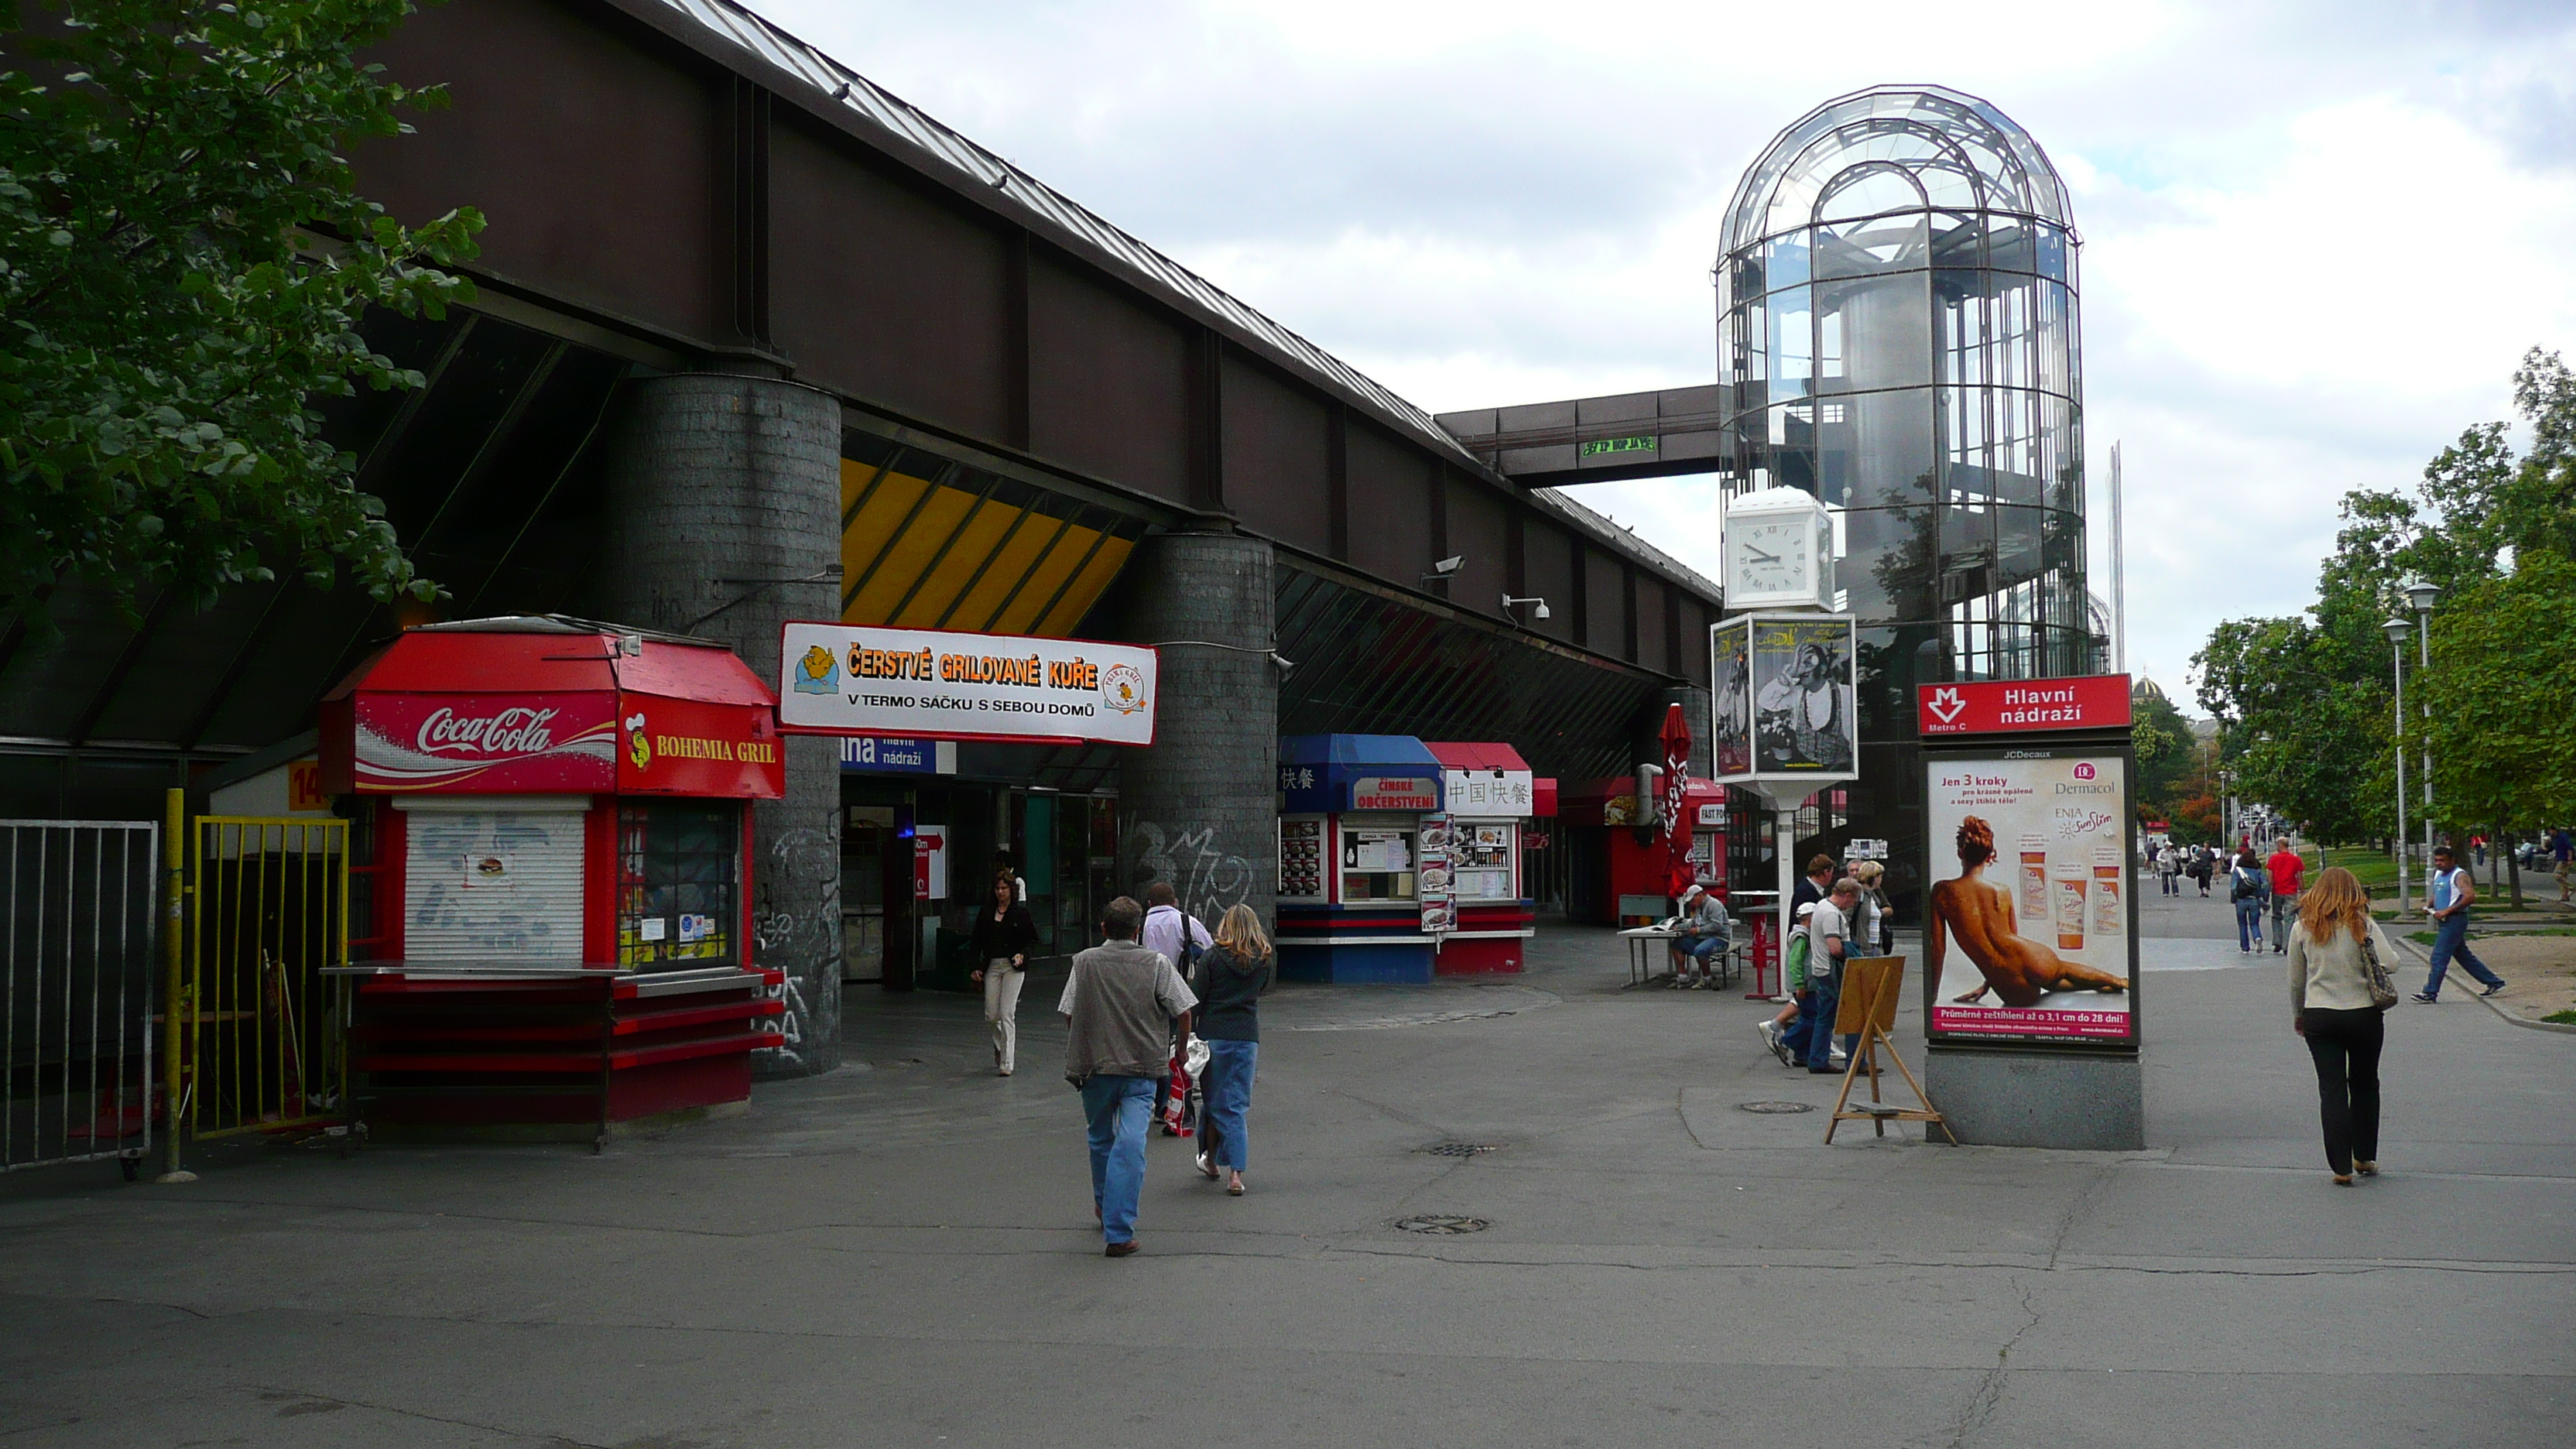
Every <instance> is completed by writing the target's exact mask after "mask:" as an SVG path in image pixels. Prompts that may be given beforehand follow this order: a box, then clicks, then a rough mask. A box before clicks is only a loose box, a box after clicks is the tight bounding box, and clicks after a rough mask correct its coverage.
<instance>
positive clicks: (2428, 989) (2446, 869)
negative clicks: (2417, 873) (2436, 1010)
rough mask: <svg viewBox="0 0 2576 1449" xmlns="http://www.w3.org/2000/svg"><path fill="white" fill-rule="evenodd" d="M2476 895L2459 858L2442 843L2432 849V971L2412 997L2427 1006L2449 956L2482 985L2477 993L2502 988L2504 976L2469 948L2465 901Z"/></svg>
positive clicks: (2438, 989) (2439, 988) (2439, 990)
mask: <svg viewBox="0 0 2576 1449" xmlns="http://www.w3.org/2000/svg"><path fill="white" fill-rule="evenodd" d="M2477 898H2478V890H2477V887H2476V886H2475V885H2472V884H2471V883H2470V881H2469V873H2468V872H2467V871H2465V870H2462V869H2460V861H2459V857H2457V856H2455V855H2453V854H2452V853H2451V847H2449V846H2447V845H2445V846H2440V847H2437V848H2436V849H2435V850H2434V851H2433V898H2432V902H2431V904H2432V911H2431V912H2430V914H2431V916H2432V918H2433V929H2434V931H2435V935H2434V937H2433V972H2432V974H2431V975H2429V976H2427V977H2425V978H2424V989H2423V990H2421V991H2419V992H2416V993H2415V999H2416V1000H2417V1001H2420V1002H2423V1003H2424V1004H2425V1005H2427V1006H2430V1005H2432V1004H2433V1002H2434V1001H2435V1000H2436V999H2437V998H2439V997H2440V996H2441V994H2442V973H2443V972H2444V971H2446V970H2448V969H2449V968H2450V965H2451V962H2452V960H2453V958H2455V957H2456V958H2457V959H2458V960H2459V963H2460V965H2461V967H2462V968H2463V969H2464V970H2466V971H2467V972H2468V973H2469V974H2470V975H2471V976H2474V977H2476V978H2477V979H2478V980H2479V981H2480V982H2481V983H2483V984H2484V985H2485V986H2486V990H2484V991H2481V992H2479V993H2478V994H2479V995H2480V996H2493V995H2495V994H2496V993H2497V992H2499V991H2502V990H2504V978H2503V977H2501V976H2498V975H2497V974H2495V973H2494V972H2492V971H2489V970H2488V969H2487V963H2485V962H2484V961H2481V960H2479V959H2478V958H2477V954H2476V953H2475V952H2473V951H2471V950H2470V949H2469V903H2470V902H2472V901H2474V900H2476V899H2477Z"/></svg>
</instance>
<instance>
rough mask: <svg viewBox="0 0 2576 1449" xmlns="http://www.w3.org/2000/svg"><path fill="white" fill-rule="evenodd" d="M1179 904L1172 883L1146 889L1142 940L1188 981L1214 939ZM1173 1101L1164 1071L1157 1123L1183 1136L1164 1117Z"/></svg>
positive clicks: (1156, 1094) (1168, 1132)
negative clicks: (1200, 954) (1192, 970)
mask: <svg viewBox="0 0 2576 1449" xmlns="http://www.w3.org/2000/svg"><path fill="white" fill-rule="evenodd" d="M1180 901H1181V898H1180V893H1179V892H1177V891H1175V890H1173V889H1172V883H1171V882H1170V881H1164V880H1158V881H1156V882H1154V883H1153V884H1152V885H1149V886H1147V887H1145V930H1144V935H1143V938H1142V939H1143V942H1144V946H1145V949H1146V950H1148V951H1157V952H1160V953H1161V954H1162V957H1163V959H1164V960H1166V961H1169V962H1171V963H1172V969H1173V970H1175V971H1178V972H1180V973H1181V979H1182V980H1184V981H1186V980H1188V979H1189V976H1190V969H1191V968H1192V967H1193V966H1195V965H1196V964H1197V963H1198V959H1199V953H1200V952H1202V951H1204V950H1206V949H1207V948H1208V946H1209V944H1210V942H1211V938H1210V937H1209V936H1208V928H1207V927H1205V926H1203V925H1201V924H1199V921H1198V918H1197V917H1195V916H1193V915H1191V914H1190V913H1189V912H1187V911H1184V910H1182V909H1181V905H1180ZM1171 1098H1172V1075H1171V1073H1169V1072H1165V1073H1164V1074H1163V1085H1162V1086H1161V1087H1159V1088H1157V1089H1156V1090H1155V1092H1154V1120H1155V1121H1157V1122H1161V1123H1162V1124H1163V1135H1164V1136H1166V1137H1178V1136H1180V1135H1181V1134H1180V1133H1178V1132H1175V1131H1173V1130H1172V1124H1171V1122H1170V1121H1169V1120H1168V1119H1167V1118H1165V1117H1164V1115H1163V1113H1164V1111H1165V1109H1166V1108H1168V1107H1169V1106H1170V1105H1171Z"/></svg>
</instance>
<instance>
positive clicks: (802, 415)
mask: <svg viewBox="0 0 2576 1449" xmlns="http://www.w3.org/2000/svg"><path fill="white" fill-rule="evenodd" d="M840 459H841V408H840V404H839V402H838V401H836V400H835V399H834V398H832V397H831V396H830V395H829V394H827V393H822V392H818V391H816V390H814V389H812V388H809V387H801V386H798V385H797V384H794V383H791V382H786V381H782V380H779V379H777V378H771V377H734V376H722V375H718V374H713V373H681V374H676V375H672V376H667V377H656V378H648V379H645V380H642V381H639V382H636V383H634V384H632V385H631V386H630V389H629V396H628V398H627V399H626V401H625V405H624V411H623V412H622V414H621V416H620V418H619V420H618V424H617V432H616V435H615V436H614V437H613V438H612V439H611V440H610V446H609V453H608V493H609V518H610V523H609V532H608V538H607V540H606V548H605V551H604V557H603V558H602V560H601V568H600V571H599V580H600V582H599V604H598V608H599V611H600V613H601V614H602V615H603V616H604V617H606V618H607V619H610V620H613V621H615V622H619V623H629V624H640V625H643V626H645V627H647V628H651V629H662V630H669V631H671V632H674V633H685V634H694V635H696V636H698V637H699V638H702V639H714V640H719V641H722V642H723V643H726V644H729V645H731V646H733V648H734V650H735V652H737V653H739V654H740V655H741V656H742V658H743V661H744V662H745V663H747V664H749V665H750V666H751V669H752V672H753V673H755V674H758V675H759V676H761V677H762V678H763V679H767V680H770V681H773V682H774V681H776V680H777V678H778V637H779V625H780V624H781V623H783V622H784V621H786V620H789V619H832V618H837V617H839V615H840V598H839V590H838V588H837V586H836V585H835V584H834V583H833V582H832V581H831V579H830V578H829V577H827V572H828V571H830V570H833V568H834V566H836V565H837V564H839V563H840V561H841V513H840V508H841V472H840V468H841V464H840ZM786 755H787V798H785V799H784V800H777V801H763V802H760V803H758V804H755V805H754V806H753V807H752V845H753V853H754V854H753V863H752V878H751V882H750V889H751V899H752V918H753V923H754V940H753V956H752V959H753V961H754V962H755V963H757V964H759V965H761V966H765V967H770V968H774V969H778V970H782V971H784V972H785V973H786V975H787V984H786V988H785V994H786V1003H787V1017H786V1024H785V1027H786V1032H787V1045H786V1046H785V1047H784V1048H783V1049H781V1050H779V1051H776V1052H767V1053H762V1054H761V1055H762V1056H763V1057H771V1058H775V1060H771V1061H763V1062H759V1063H757V1065H758V1067H759V1069H760V1070H762V1071H763V1072H765V1073H768V1074H772V1075H786V1076H793V1075H799V1074H803V1073H808V1072H821V1071H828V1070H830V1069H831V1068H833V1067H835V1066H838V1065H839V1064H840V1057H841V832H840V813H841V778H840V757H839V752H838V750H837V749H836V748H835V747H834V744H833V742H832V741H831V740H829V739H821V738H815V737H811V736H790V737H789V738H788V740H787V749H786Z"/></svg>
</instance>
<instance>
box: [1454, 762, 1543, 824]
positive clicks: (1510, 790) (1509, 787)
mask: <svg viewBox="0 0 2576 1449" xmlns="http://www.w3.org/2000/svg"><path fill="white" fill-rule="evenodd" d="M1441 778H1442V780H1443V781H1444V783H1445V784H1446V785H1447V787H1448V796H1449V811H1450V813H1451V814H1453V815H1508V816H1512V817H1515V818H1525V817H1527V816H1528V815H1529V814H1530V813H1531V811H1532V810H1533V808H1534V807H1533V806H1532V804H1531V799H1532V795H1531V789H1530V772H1529V771H1527V770H1443V771H1441Z"/></svg>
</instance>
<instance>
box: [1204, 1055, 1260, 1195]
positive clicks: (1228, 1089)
mask: <svg viewBox="0 0 2576 1449" xmlns="http://www.w3.org/2000/svg"><path fill="white" fill-rule="evenodd" d="M1260 1059H1261V1043H1259V1042H1257V1041H1211V1042H1209V1043H1208V1064H1207V1120H1206V1121H1205V1122H1202V1123H1200V1124H1199V1132H1200V1133H1201V1135H1203V1136H1207V1137H1212V1138H1214V1139H1215V1140H1214V1141H1212V1142H1210V1143H1208V1144H1207V1152H1208V1160H1209V1161H1210V1162H1213V1163H1215V1164H1216V1165H1217V1166H1218V1167H1221V1168H1231V1169H1233V1170H1234V1171H1236V1172H1241V1171H1243V1167H1244V1162H1245V1157H1246V1152H1247V1150H1248V1149H1249V1147H1250V1145H1251V1140H1250V1139H1249V1138H1247V1137H1245V1136H1244V1134H1243V1115H1244V1114H1245V1113H1246V1112H1249V1111H1251V1110H1252V1072H1253V1067H1254V1064H1255V1063H1257V1062H1258V1061H1259V1060H1260Z"/></svg>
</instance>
